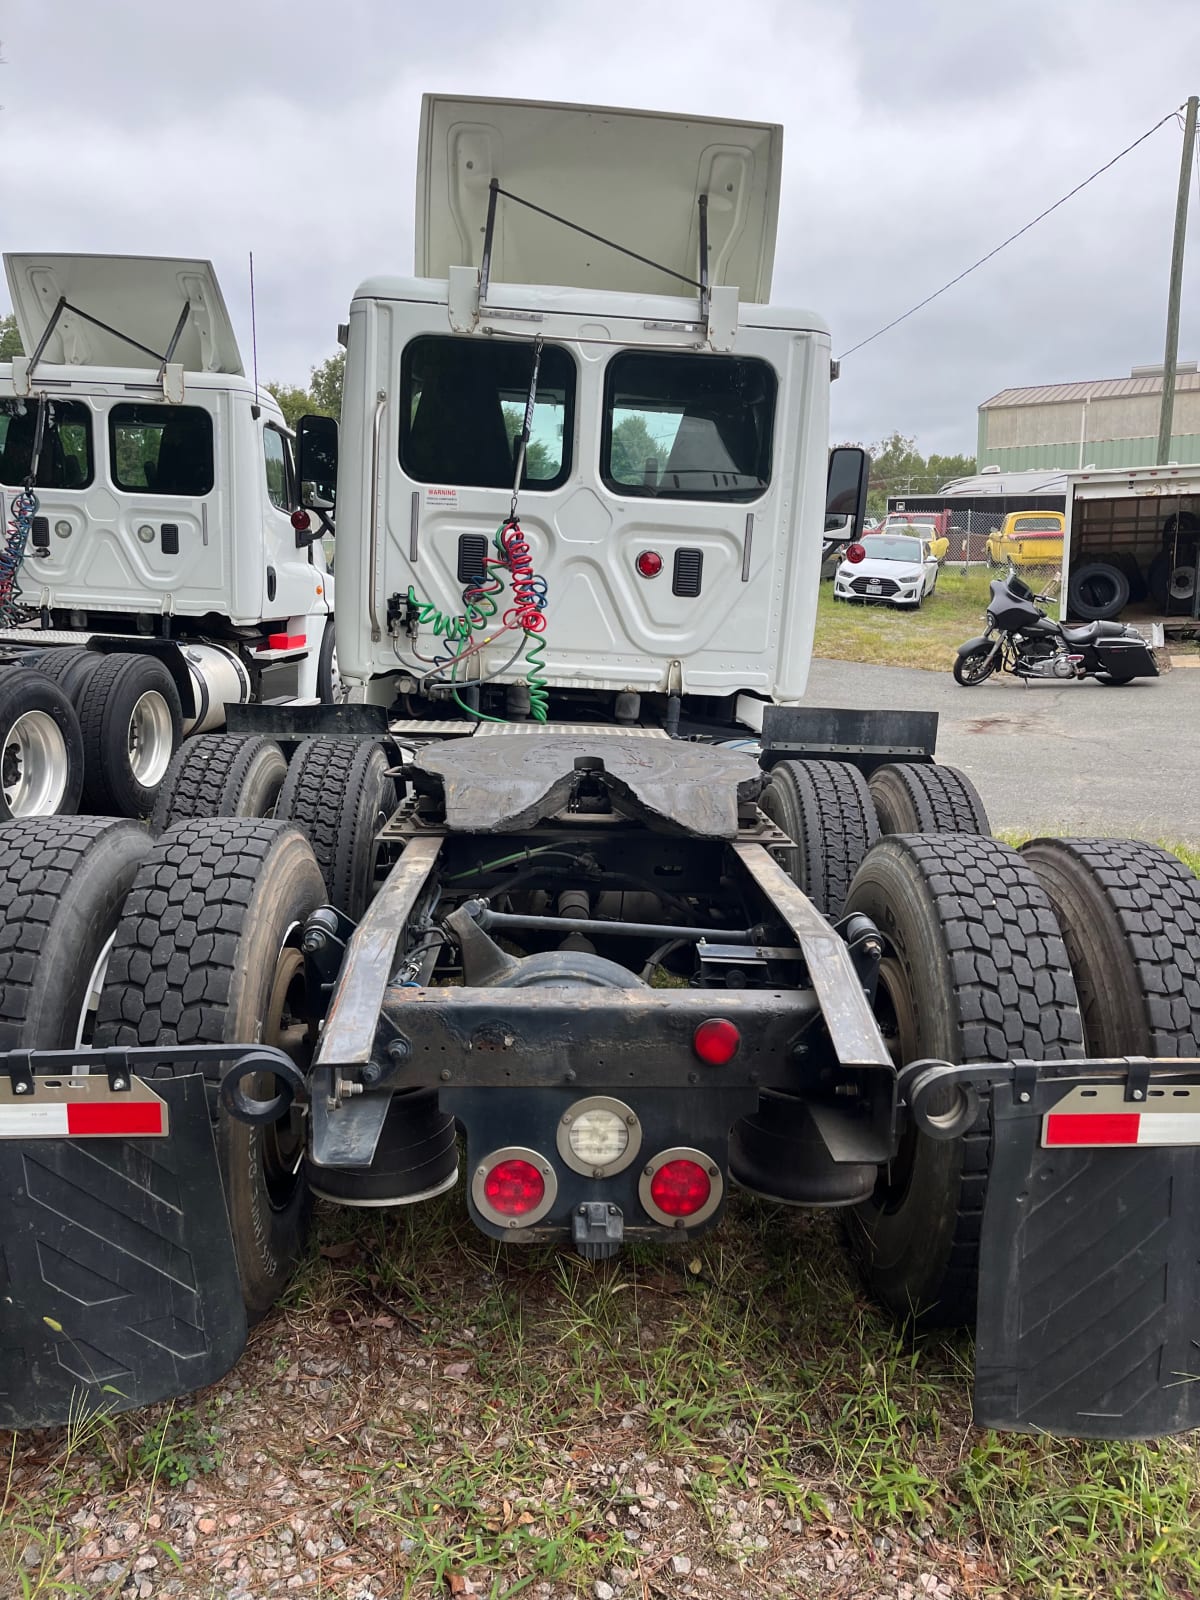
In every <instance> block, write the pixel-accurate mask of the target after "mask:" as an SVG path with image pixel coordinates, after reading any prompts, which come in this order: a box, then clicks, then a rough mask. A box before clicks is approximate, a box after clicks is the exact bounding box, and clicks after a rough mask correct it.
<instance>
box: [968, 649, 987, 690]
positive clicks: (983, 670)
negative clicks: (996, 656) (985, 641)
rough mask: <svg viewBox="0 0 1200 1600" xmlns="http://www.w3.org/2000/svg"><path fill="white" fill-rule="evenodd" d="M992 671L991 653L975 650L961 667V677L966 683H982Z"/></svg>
mask: <svg viewBox="0 0 1200 1600" xmlns="http://www.w3.org/2000/svg"><path fill="white" fill-rule="evenodd" d="M991 670H992V651H991V650H990V649H989V650H975V651H973V652H972V654H971V655H969V656H968V657H967V659H966V662H965V663H964V665H963V672H962V675H963V677H964V678H965V679H966V680H967V682H968V683H982V682H983V680H984V678H986V677H987V675H988V673H989V672H990V671H991Z"/></svg>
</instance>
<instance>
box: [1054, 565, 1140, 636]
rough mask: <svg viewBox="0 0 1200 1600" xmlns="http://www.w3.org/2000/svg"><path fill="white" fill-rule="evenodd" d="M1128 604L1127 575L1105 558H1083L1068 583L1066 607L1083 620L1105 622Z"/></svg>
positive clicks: (1074, 615)
mask: <svg viewBox="0 0 1200 1600" xmlns="http://www.w3.org/2000/svg"><path fill="white" fill-rule="evenodd" d="M1128 604H1129V579H1128V578H1127V577H1126V576H1125V574H1124V573H1123V572H1122V571H1121V570H1120V569H1119V568H1118V567H1114V566H1113V565H1112V563H1111V562H1108V561H1086V562H1084V564H1083V566H1081V567H1076V568H1075V570H1074V572H1072V574H1071V579H1070V582H1069V583H1068V584H1067V609H1068V611H1069V612H1070V613H1071V615H1072V616H1073V617H1079V618H1081V619H1082V620H1083V621H1084V622H1108V621H1110V620H1111V619H1112V618H1113V617H1115V616H1117V615H1118V614H1119V613H1120V612H1122V611H1124V609H1125V607H1126V606H1127V605H1128Z"/></svg>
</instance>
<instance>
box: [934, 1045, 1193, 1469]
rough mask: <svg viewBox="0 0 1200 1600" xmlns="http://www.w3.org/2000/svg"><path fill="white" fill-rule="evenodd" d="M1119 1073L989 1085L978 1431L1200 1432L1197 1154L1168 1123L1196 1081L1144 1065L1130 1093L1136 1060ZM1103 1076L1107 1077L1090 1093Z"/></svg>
mask: <svg viewBox="0 0 1200 1600" xmlns="http://www.w3.org/2000/svg"><path fill="white" fill-rule="evenodd" d="M1116 1065H1117V1064H1116V1063H1112V1062H1106V1063H1090V1062H1078V1061H1075V1062H1070V1063H1062V1062H1060V1063H1042V1064H1041V1066H1040V1067H1039V1068H1033V1067H1032V1064H1029V1063H1023V1064H1018V1065H1017V1066H1016V1067H1014V1068H1010V1069H1009V1070H1010V1071H1011V1072H1012V1074H1013V1075H1012V1077H1010V1078H1009V1079H1007V1080H1004V1079H1000V1080H999V1081H995V1080H993V1081H992V1083H991V1085H990V1087H991V1117H992V1133H993V1146H992V1164H991V1172H990V1175H989V1179H988V1190H987V1200H986V1203H985V1207H984V1213H983V1231H982V1238H981V1249H980V1270H979V1309H978V1322H977V1332H976V1346H975V1420H976V1423H977V1424H978V1425H979V1426H980V1427H988V1428H1008V1429H1016V1430H1018V1431H1021V1432H1046V1433H1051V1434H1059V1435H1066V1436H1069V1437H1076V1438H1090V1439H1135V1438H1153V1437H1156V1436H1158V1435H1162V1434H1169V1433H1179V1432H1182V1431H1184V1430H1186V1429H1190V1428H1195V1427H1198V1426H1200V1147H1198V1146H1197V1144H1196V1143H1189V1142H1187V1140H1188V1139H1195V1138H1196V1137H1197V1134H1196V1133H1195V1132H1194V1131H1192V1132H1186V1133H1184V1134H1182V1135H1181V1134H1180V1133H1179V1132H1178V1131H1176V1132H1174V1133H1172V1131H1171V1128H1169V1127H1168V1123H1169V1122H1170V1121H1171V1120H1172V1118H1173V1119H1174V1126H1175V1128H1176V1130H1178V1128H1179V1125H1180V1118H1179V1117H1178V1115H1176V1114H1175V1113H1174V1112H1173V1109H1172V1108H1173V1107H1175V1106H1178V1105H1179V1103H1180V1101H1179V1099H1178V1098H1174V1099H1173V1098H1172V1097H1173V1096H1177V1097H1178V1096H1186V1097H1188V1098H1189V1100H1191V1101H1192V1102H1193V1103H1194V1097H1196V1096H1197V1095H1200V1090H1198V1089H1197V1087H1196V1086H1197V1076H1196V1073H1195V1071H1194V1070H1193V1071H1191V1072H1189V1073H1186V1074H1184V1073H1181V1071H1180V1069H1181V1068H1182V1067H1183V1066H1184V1065H1185V1064H1184V1063H1183V1062H1170V1061H1165V1060H1163V1061H1156V1062H1142V1063H1137V1064H1136V1068H1137V1069H1138V1070H1139V1081H1140V1082H1141V1083H1142V1084H1144V1085H1145V1087H1142V1088H1137V1089H1132V1088H1130V1086H1129V1084H1130V1082H1131V1081H1132V1080H1126V1079H1125V1073H1126V1072H1129V1071H1130V1069H1131V1068H1134V1067H1135V1064H1134V1063H1132V1062H1124V1063H1121V1064H1120V1066H1121V1068H1122V1073H1121V1078H1122V1082H1121V1083H1119V1084H1117V1083H1114V1076H1113V1073H1112V1070H1111V1069H1112V1068H1113V1067H1114V1066H1116ZM1188 1065H1191V1066H1193V1068H1194V1064H1193V1063H1189V1064H1188ZM1093 1066H1096V1067H1099V1068H1101V1069H1104V1068H1108V1069H1109V1071H1108V1072H1104V1071H1103V1070H1102V1071H1101V1073H1100V1074H1098V1075H1097V1076H1096V1077H1095V1078H1093V1080H1092V1083H1091V1084H1090V1085H1089V1084H1088V1078H1089V1075H1090V1074H1089V1070H1088V1069H1089V1068H1092V1067H1093ZM1022 1067H1024V1068H1026V1069H1027V1071H1026V1074H1025V1075H1024V1076H1023V1075H1022ZM971 1070H972V1069H969V1068H968V1069H953V1068H952V1069H950V1072H951V1073H954V1072H956V1071H958V1072H970V1071H971ZM996 1070H997V1069H996V1068H994V1067H993V1068H991V1069H990V1071H991V1072H992V1073H995V1072H996ZM1159 1072H1161V1073H1163V1074H1164V1075H1165V1076H1164V1077H1163V1078H1162V1079H1161V1080H1160V1079H1159V1078H1158V1077H1157V1074H1158V1073H1159ZM1045 1073H1050V1074H1055V1073H1057V1074H1061V1075H1062V1076H1049V1077H1048V1078H1047V1077H1046V1076H1043V1074H1045ZM1156 1082H1157V1083H1159V1084H1160V1086H1159V1087H1157V1088H1155V1087H1151V1085H1153V1084H1155V1083H1156ZM1185 1084H1186V1085H1188V1086H1189V1087H1187V1088H1183V1087H1181V1086H1182V1085H1185ZM1163 1085H1165V1087H1164V1086H1163ZM981 1086H982V1085H981ZM1068 1105H1069V1106H1071V1107H1072V1108H1073V1110H1074V1111H1079V1110H1082V1113H1083V1114H1082V1115H1075V1114H1072V1115H1070V1116H1066V1115H1063V1116H1062V1121H1063V1126H1064V1133H1063V1137H1064V1139H1066V1140H1067V1141H1068V1144H1067V1147H1058V1146H1055V1145H1049V1146H1048V1145H1047V1144H1046V1142H1045V1141H1046V1140H1048V1139H1050V1138H1052V1137H1057V1135H1052V1134H1051V1133H1050V1132H1049V1128H1050V1123H1051V1122H1052V1121H1053V1120H1054V1119H1053V1118H1050V1117H1048V1114H1049V1113H1051V1112H1055V1111H1056V1108H1058V1111H1059V1114H1060V1115H1062V1111H1063V1108H1064V1107H1065V1106H1068ZM1182 1120H1183V1121H1184V1122H1186V1121H1187V1120H1188V1118H1184V1119H1182ZM1196 1120H1197V1121H1200V1118H1198V1119H1196ZM1139 1123H1140V1124H1142V1128H1141V1131H1140V1133H1139V1126H1138V1125H1139ZM1068 1124H1069V1126H1068ZM1070 1141H1077V1142H1075V1143H1073V1144H1072V1143H1071V1142H1070ZM1176 1141H1178V1142H1176Z"/></svg>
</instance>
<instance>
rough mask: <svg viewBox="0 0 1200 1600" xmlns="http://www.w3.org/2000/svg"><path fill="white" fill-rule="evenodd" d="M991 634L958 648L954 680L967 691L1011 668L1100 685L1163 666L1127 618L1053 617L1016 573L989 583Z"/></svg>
mask: <svg viewBox="0 0 1200 1600" xmlns="http://www.w3.org/2000/svg"><path fill="white" fill-rule="evenodd" d="M989 589H990V593H991V600H990V601H989V603H988V609H987V619H986V620H987V632H986V633H985V634H984V635H983V636H982V638H979V639H968V640H967V642H966V644H961V645H959V647H958V658H957V660H956V661H955V663H954V681H955V682H956V683H961V684H962V686H963V688H964V689H973V688H974V687H975V685H976V684H977V683H982V682H983V681H984V679H985V678H990V677H991V675H992V673H993V672H1012V673H1014V674H1015V675H1016V676H1017V677H1018V678H1095V679H1096V680H1097V682H1099V683H1108V684H1115V683H1131V682H1132V681H1133V679H1134V678H1157V677H1158V667H1157V666H1156V665H1155V661H1154V655H1153V653H1152V651H1151V649H1150V646H1149V645H1148V644H1147V643H1146V640H1145V639H1144V638H1143V637H1142V635H1141V634H1140V633H1139V632H1138V630H1137V629H1136V628H1135V627H1133V626H1131V625H1130V624H1129V623H1125V622H1085V623H1081V624H1080V625H1079V626H1078V627H1068V626H1067V625H1065V624H1064V623H1061V622H1055V621H1053V620H1052V619H1051V618H1050V617H1048V616H1047V615H1046V613H1045V611H1043V610H1042V608H1041V606H1039V605H1038V601H1039V600H1047V599H1049V598H1050V596H1049V595H1045V594H1037V595H1035V594H1034V592H1033V590H1032V589H1031V588H1030V587H1029V585H1028V584H1027V583H1024V582H1022V580H1021V579H1020V578H1018V577H1017V575H1016V573H1010V574H1009V576H1008V577H1007V578H997V579H996V580H995V581H994V582H993V583H992V584H991V585H990V586H989Z"/></svg>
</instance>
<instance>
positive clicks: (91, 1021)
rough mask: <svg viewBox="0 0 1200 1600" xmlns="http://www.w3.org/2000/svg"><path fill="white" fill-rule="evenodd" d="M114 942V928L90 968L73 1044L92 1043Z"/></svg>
mask: <svg viewBox="0 0 1200 1600" xmlns="http://www.w3.org/2000/svg"><path fill="white" fill-rule="evenodd" d="M116 942H117V933H116V929H115V928H114V929H113V931H112V933H110V934H109V936H108V938H107V939H106V940H105V941H104V948H103V949H102V950H101V952H100V954H99V955H98V956H97V957H96V965H95V966H94V967H93V968H92V972H91V976H90V977H89V978H88V986H87V994H86V995H85V996H84V1001H83V1010H82V1011H81V1012H80V1013H79V1026H78V1027H77V1028H76V1029H75V1043H76V1044H77V1045H84V1044H91V1042H92V1034H93V1032H94V1030H95V1027H96V1013H97V1011H99V1009H100V991H101V990H102V989H103V988H104V979H105V977H106V976H107V974H108V962H109V958H110V956H111V955H112V948H113V945H114V944H115V943H116Z"/></svg>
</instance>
